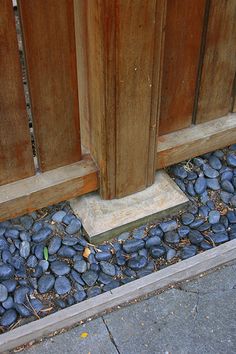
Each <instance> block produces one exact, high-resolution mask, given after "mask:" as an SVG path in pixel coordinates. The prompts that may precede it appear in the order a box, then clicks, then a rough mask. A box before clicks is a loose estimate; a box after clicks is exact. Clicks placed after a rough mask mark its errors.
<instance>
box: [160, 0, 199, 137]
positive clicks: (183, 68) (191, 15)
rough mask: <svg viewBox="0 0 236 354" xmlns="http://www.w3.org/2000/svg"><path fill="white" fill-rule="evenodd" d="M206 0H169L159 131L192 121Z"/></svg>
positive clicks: (180, 126)
mask: <svg viewBox="0 0 236 354" xmlns="http://www.w3.org/2000/svg"><path fill="white" fill-rule="evenodd" d="M204 11H205V0H198V1H189V0H168V1H167V14H166V28H165V48H164V63H163V75H162V94H161V108H160V125H159V135H163V134H167V133H170V132H172V131H176V130H179V129H182V128H186V127H188V126H190V125H191V123H192V113H193V105H194V94H195V86H196V80H197V70H198V62H199V54H200V47H201V36H202V29H203V20H204Z"/></svg>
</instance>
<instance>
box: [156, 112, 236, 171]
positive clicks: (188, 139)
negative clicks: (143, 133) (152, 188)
mask: <svg viewBox="0 0 236 354" xmlns="http://www.w3.org/2000/svg"><path fill="white" fill-rule="evenodd" d="M235 142H236V113H232V114H228V115H227V116H224V117H221V118H218V119H215V120H214V121H210V122H205V123H202V124H198V125H194V126H192V127H190V128H186V129H182V130H179V131H177V132H172V133H169V134H166V135H162V136H160V137H159V138H158V146H157V155H156V169H161V168H164V167H167V166H170V165H173V164H175V163H177V162H180V161H184V160H186V159H190V158H192V157H194V156H199V155H201V154H204V153H206V152H210V151H214V150H216V149H220V148H223V147H225V146H227V145H230V144H235Z"/></svg>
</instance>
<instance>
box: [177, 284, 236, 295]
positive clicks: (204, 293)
mask: <svg viewBox="0 0 236 354" xmlns="http://www.w3.org/2000/svg"><path fill="white" fill-rule="evenodd" d="M176 290H180V291H184V292H185V293H190V294H197V295H209V294H214V293H217V294H219V293H224V292H227V291H233V290H236V285H234V286H233V287H232V288H228V289H215V290H210V291H200V290H190V289H184V288H182V287H181V285H180V286H179V287H176Z"/></svg>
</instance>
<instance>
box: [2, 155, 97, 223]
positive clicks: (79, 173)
mask: <svg viewBox="0 0 236 354" xmlns="http://www.w3.org/2000/svg"><path fill="white" fill-rule="evenodd" d="M97 189H98V173H97V167H96V165H95V163H94V162H93V161H92V160H91V158H90V157H89V156H84V158H83V160H81V161H79V162H76V163H73V164H71V165H67V166H64V167H59V168H56V169H54V170H51V171H47V172H43V173H41V174H38V175H35V176H33V177H28V178H25V179H21V180H19V181H16V182H13V183H9V184H5V185H2V186H0V221H2V220H5V219H9V218H13V217H16V216H18V215H23V214H25V213H29V212H31V211H33V210H36V209H40V208H43V207H46V206H48V205H52V204H55V203H58V202H61V201H63V200H67V199H70V198H73V197H77V196H79V195H81V194H85V193H89V192H93V191H95V190H97Z"/></svg>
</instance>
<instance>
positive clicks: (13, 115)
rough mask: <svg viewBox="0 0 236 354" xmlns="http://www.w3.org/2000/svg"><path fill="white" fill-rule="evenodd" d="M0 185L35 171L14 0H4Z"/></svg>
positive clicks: (0, 12)
mask: <svg viewBox="0 0 236 354" xmlns="http://www.w3.org/2000/svg"><path fill="white" fill-rule="evenodd" d="M0 85H1V89H0V185H2V184H4V183H10V182H13V181H16V180H18V179H21V178H26V177H29V176H32V175H33V174H34V163H33V153H32V147H31V142H30V133H29V126H28V118H27V113H26V104H25V98H24V88H23V80H22V73H21V67H20V56H19V51H18V44H17V35H16V27H15V18H14V12H13V7H12V3H11V1H10V0H1V1H0Z"/></svg>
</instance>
